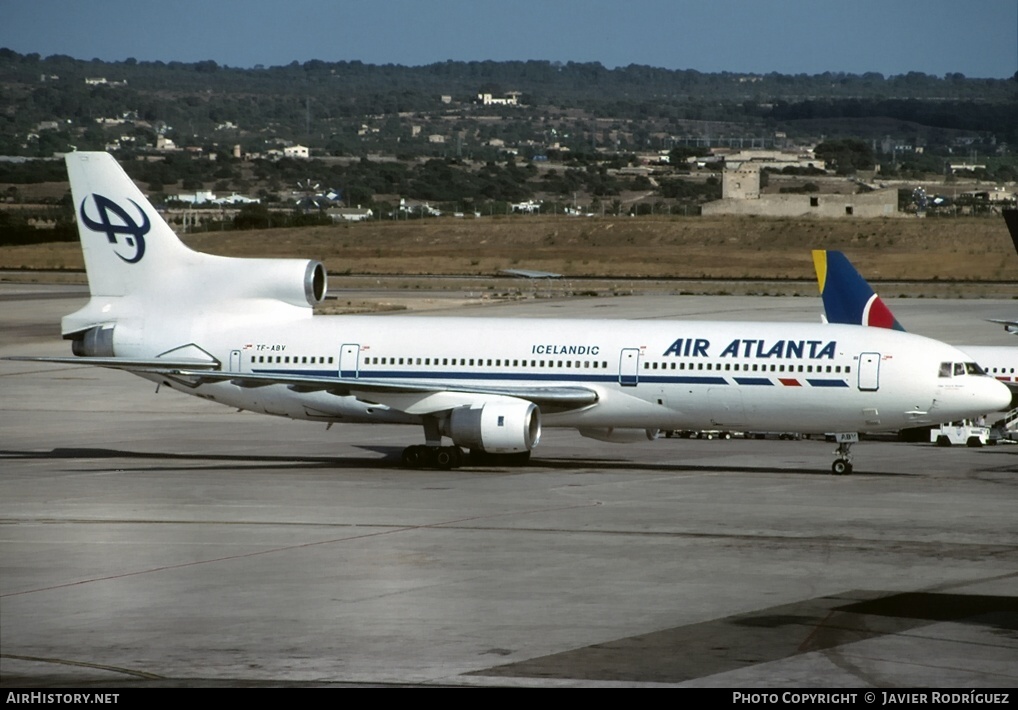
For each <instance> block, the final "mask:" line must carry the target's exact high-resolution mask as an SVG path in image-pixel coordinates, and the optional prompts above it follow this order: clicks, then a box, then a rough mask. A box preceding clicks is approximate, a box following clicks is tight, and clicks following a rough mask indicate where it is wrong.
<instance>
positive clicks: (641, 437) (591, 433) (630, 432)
mask: <svg viewBox="0 0 1018 710" xmlns="http://www.w3.org/2000/svg"><path fill="white" fill-rule="evenodd" d="M578 431H579V432H580V436H585V437H586V438H588V439H597V440H598V441H610V442H612V443H614V444H633V443H635V442H637V441H654V439H656V438H658V436H660V435H661V430H660V429H629V428H624V427H610V426H609V427H599V428H593V427H587V428H583V429H579V430H578Z"/></svg>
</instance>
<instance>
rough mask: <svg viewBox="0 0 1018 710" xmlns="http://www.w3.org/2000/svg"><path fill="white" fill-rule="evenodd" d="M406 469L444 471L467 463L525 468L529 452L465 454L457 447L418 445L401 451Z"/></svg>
mask: <svg viewBox="0 0 1018 710" xmlns="http://www.w3.org/2000/svg"><path fill="white" fill-rule="evenodd" d="M400 458H401V461H402V463H403V465H404V466H405V467H407V468H437V469H441V470H444V471H448V470H449V469H453V468H459V467H460V466H462V465H463V464H465V463H467V462H468V461H469V462H470V463H472V464H474V465H477V466H526V465H527V464H528V463H529V462H530V452H529V451H521V452H519V453H513V454H493V453H489V452H487V451H482V450H481V449H470V453H469V454H465V453H464V452H463V449H461V448H460V447H458V446H425V445H423V444H418V445H416V446H408V447H406V448H405V449H403V455H402V456H401V457H400Z"/></svg>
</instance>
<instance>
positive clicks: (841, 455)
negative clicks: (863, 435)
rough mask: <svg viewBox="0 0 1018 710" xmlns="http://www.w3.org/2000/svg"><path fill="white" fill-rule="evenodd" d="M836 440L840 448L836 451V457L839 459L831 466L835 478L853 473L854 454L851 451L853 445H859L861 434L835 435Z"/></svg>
mask: <svg viewBox="0 0 1018 710" xmlns="http://www.w3.org/2000/svg"><path fill="white" fill-rule="evenodd" d="M834 438H835V441H837V442H838V448H837V449H835V450H834V455H835V456H837V458H836V459H834V463H832V464H831V473H833V474H834V475H835V476H845V475H848V474H850V473H852V454H851V451H850V450H851V448H852V444H858V443H859V434H858V433H857V432H851V433H848V434H835V435H834Z"/></svg>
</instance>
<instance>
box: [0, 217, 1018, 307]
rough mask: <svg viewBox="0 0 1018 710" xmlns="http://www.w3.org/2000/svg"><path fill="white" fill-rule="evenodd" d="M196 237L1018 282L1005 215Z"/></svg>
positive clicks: (369, 260)
mask: <svg viewBox="0 0 1018 710" xmlns="http://www.w3.org/2000/svg"><path fill="white" fill-rule="evenodd" d="M185 241H186V242H187V243H188V244H189V245H190V246H191V247H193V248H195V249H198V250H200V251H207V252H211V253H215V254H222V255H227V256H269V257H306V258H313V259H319V260H321V261H323V262H324V263H325V264H326V267H327V268H328V270H329V273H330V274H333V275H337V276H339V275H344V274H369V275H377V274H384V275H425V274H444V275H482V276H483V275H494V274H497V273H498V272H499V271H501V270H502V269H513V268H518V269H537V270H542V271H552V272H555V273H560V274H563V275H565V276H570V277H605V278H694V279H695V278H712V279H773V278H778V279H812V278H814V276H813V263H812V259H811V256H810V250H812V249H838V250H841V251H844V252H845V253H846V254H847V255H848V256H849V258H850V259H851V260H852V261H853V262H854V263H855V264H856V266H857V267H858V268H859V270H860V271H861V272H862V273H863V274H864V275H866V277H867V278H869V279H870V280H872V281H899V280H906V281H908V280H923V281H939V282H983V281H995V282H1000V281H1005V282H1015V283H1018V255H1016V254H1015V251H1014V247H1013V245H1012V243H1011V240H1010V239H1009V237H1008V234H1007V229H1006V227H1005V226H1004V222H1003V220H1002V219H1000V218H964V217H963V218H954V219H945V218H939V219H937V218H935V219H917V218H905V217H902V218H894V219H873V220H865V219H851V220H849V219H845V220H818V219H776V218H774V219H772V218H753V217H709V218H708V217H695V218H635V219H634V218H617V219H612V218H601V219H584V218H567V217H539V216H534V217H530V216H527V217H514V218H501V219H500V218H494V219H492V218H481V219H451V218H449V219H446V218H442V219H435V220H425V221H416V222H395V223H394V222H371V223H362V224H348V225H337V226H332V227H316V228H310V229H278V230H265V231H250V232H218V233H209V234H196V235H187V236H186V237H185ZM82 268H83V262H82V257H81V251H80V248H79V247H78V245H77V244H75V243H54V244H44V245H38V246H31V247H0V269H31V270H39V269H41V270H80V269H82ZM1016 291H1018V289H1016ZM1016 295H1018V293H1016Z"/></svg>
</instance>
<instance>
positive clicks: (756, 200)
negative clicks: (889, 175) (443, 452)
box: [701, 164, 898, 217]
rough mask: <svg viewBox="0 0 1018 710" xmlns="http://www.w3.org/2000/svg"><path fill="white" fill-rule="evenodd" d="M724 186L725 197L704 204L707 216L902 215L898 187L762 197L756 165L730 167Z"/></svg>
mask: <svg viewBox="0 0 1018 710" xmlns="http://www.w3.org/2000/svg"><path fill="white" fill-rule="evenodd" d="M721 185H722V192H721V194H722V198H721V199H720V200H715V201H714V202H708V203H707V204H705V205H703V207H702V208H701V210H702V213H703V214H704V215H723V214H725V215H756V216H761V217H894V216H896V215H897V214H898V191H897V190H896V189H894V188H889V189H886V190H874V191H872V192H863V193H854V194H848V195H841V194H821V193H813V194H784V195H764V194H761V192H760V167H759V166H758V165H753V164H743V165H741V166H740V167H739V168H736V169H731V168H726V169H725V171H724V173H723V175H722V183H721Z"/></svg>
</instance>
